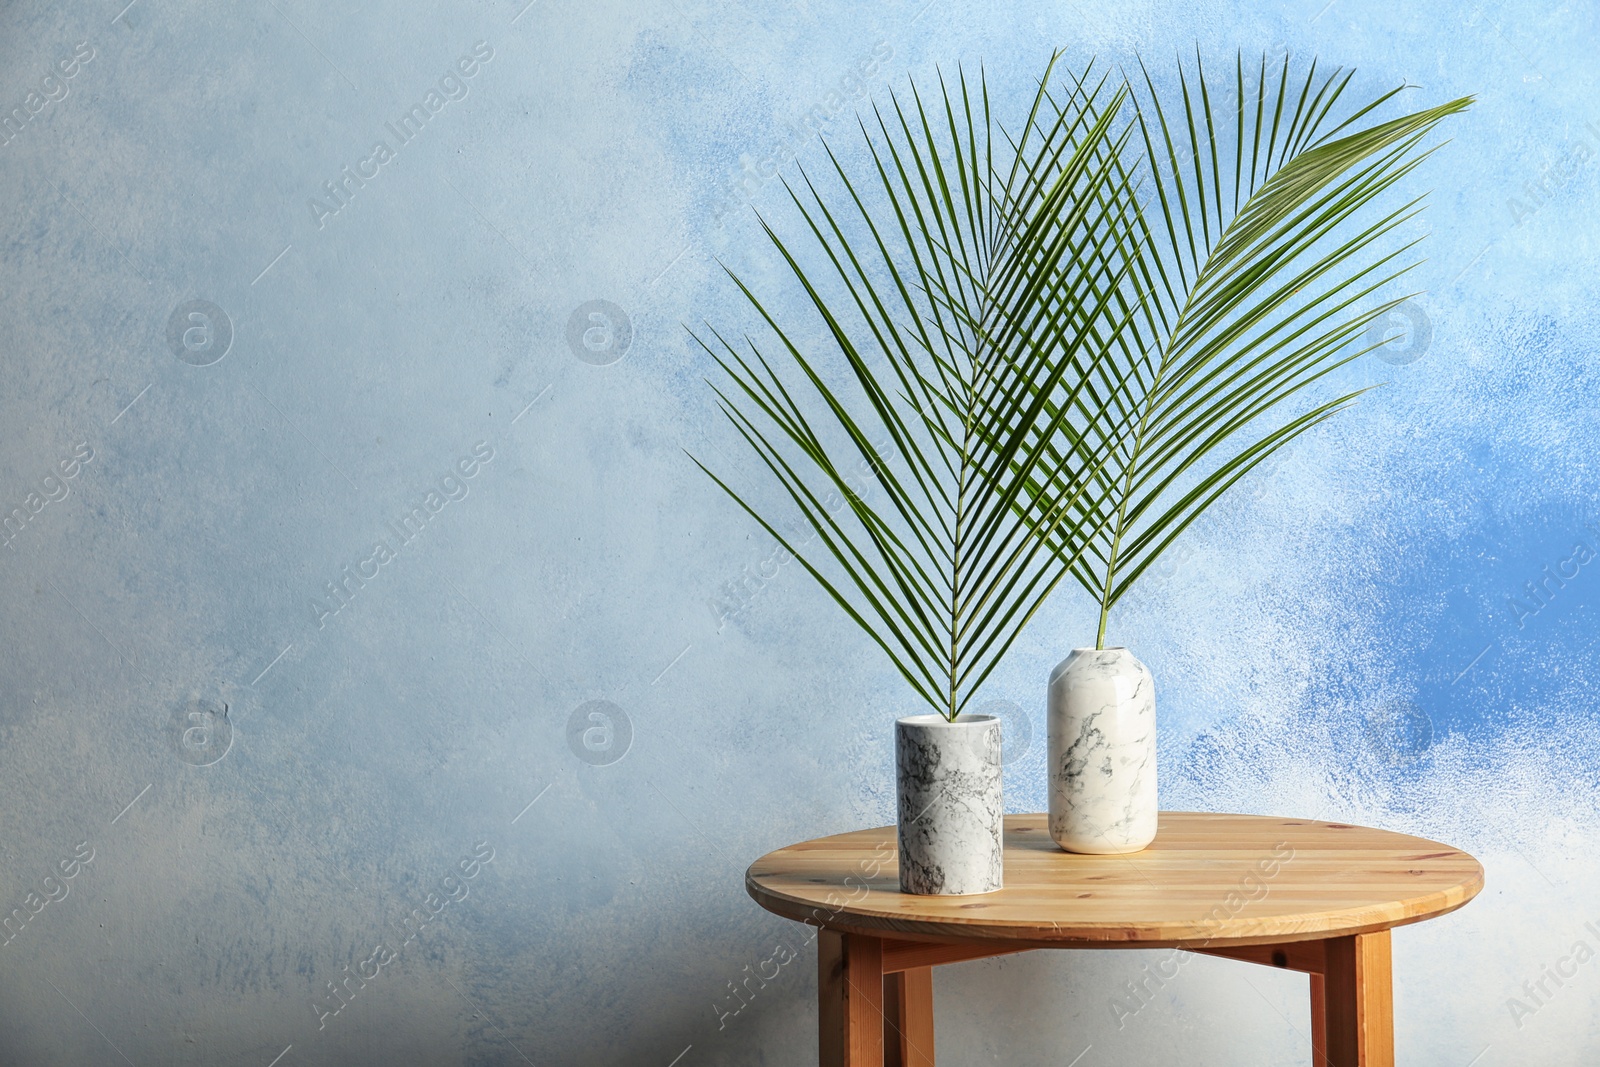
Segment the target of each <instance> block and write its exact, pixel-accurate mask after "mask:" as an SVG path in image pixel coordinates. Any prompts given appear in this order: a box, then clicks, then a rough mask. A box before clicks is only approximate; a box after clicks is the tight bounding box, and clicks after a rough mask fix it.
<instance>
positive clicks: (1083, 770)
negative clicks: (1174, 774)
mask: <svg viewBox="0 0 1600 1067" xmlns="http://www.w3.org/2000/svg"><path fill="white" fill-rule="evenodd" d="M1048 719H1049V734H1050V746H1049V747H1050V752H1049V759H1050V764H1049V771H1050V836H1051V837H1052V838H1054V839H1055V842H1056V844H1058V845H1060V846H1061V847H1062V848H1064V849H1066V850H1067V851H1068V852H1086V853H1090V854H1092V855H1102V856H1104V855H1118V854H1120V853H1125V852H1138V851H1139V850H1140V849H1142V848H1144V847H1145V846H1146V845H1148V844H1150V842H1151V841H1153V840H1155V836H1156V689H1155V679H1154V678H1152V677H1151V676H1150V671H1149V669H1148V668H1146V667H1145V665H1144V664H1143V663H1140V662H1139V661H1138V660H1137V659H1135V658H1134V656H1133V653H1131V652H1129V651H1128V650H1127V649H1125V648H1102V649H1095V648H1075V649H1073V650H1072V655H1070V656H1068V657H1067V658H1066V659H1064V660H1062V661H1061V662H1060V663H1059V664H1057V665H1056V669H1055V670H1054V671H1052V672H1050V697H1049V713H1048Z"/></svg>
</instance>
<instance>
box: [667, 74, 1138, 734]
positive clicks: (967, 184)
mask: <svg viewBox="0 0 1600 1067" xmlns="http://www.w3.org/2000/svg"><path fill="white" fill-rule="evenodd" d="M1055 65H1056V61H1055V59H1052V61H1051V65H1050V67H1049V68H1047V69H1046V71H1045V74H1044V76H1043V77H1042V78H1041V79H1040V83H1039V87H1038V92H1037V93H1036V95H1035V98H1034V101H1033V106H1032V109H1031V111H1030V114H1029V115H1028V116H1027V117H1026V118H1025V120H1024V121H1023V123H1022V125H1021V127H1020V129H1019V130H1018V131H1017V132H1016V134H1015V136H1012V135H1009V134H1008V133H1007V132H1006V131H1005V130H1004V129H1003V128H1002V127H1001V126H1000V125H999V124H998V123H997V122H996V121H995V119H994V117H993V115H992V112H991V108H990V98H989V92H988V87H987V84H986V81H985V79H984V77H983V76H982V74H981V73H980V75H979V76H978V78H977V79H976V81H975V83H969V81H968V79H967V77H966V74H965V72H962V73H961V74H960V75H959V76H958V77H957V78H956V79H955V80H954V82H953V83H946V82H945V80H944V79H943V78H942V77H941V78H940V81H939V86H938V92H937V94H925V93H924V92H923V91H922V90H921V89H920V88H919V87H917V86H916V85H915V84H914V83H913V84H912V86H911V88H910V91H909V93H907V94H905V95H904V96H901V95H893V96H892V97H891V99H890V100H889V101H888V106H887V107H885V108H881V109H879V108H875V109H874V112H873V115H872V120H873V121H872V123H871V125H870V126H869V125H868V124H867V123H866V122H862V123H861V133H862V136H863V137H864V139H865V150H866V154H865V158H866V159H867V160H868V161H869V164H868V166H866V167H865V168H863V170H864V171H865V173H864V174H862V173H853V172H852V169H851V168H847V167H846V166H845V165H844V163H843V162H842V161H841V160H840V159H839V158H837V157H836V156H835V155H834V154H833V152H832V150H831V149H829V151H828V165H827V167H826V168H825V170H824V172H823V173H822V174H820V175H818V176H817V177H816V179H815V180H814V178H813V176H812V175H811V174H808V173H806V172H805V171H803V170H802V171H801V174H800V180H799V181H798V182H796V183H793V184H790V183H787V182H786V187H787V188H788V190H789V193H790V199H791V201H792V204H793V206H794V208H795V210H796V213H797V215H798V218H799V219H800V221H801V223H802V227H801V235H800V239H799V240H796V239H795V238H793V237H788V236H782V235H780V234H779V233H778V232H777V231H776V230H775V229H773V228H771V227H768V226H767V223H766V221H765V220H763V221H762V226H763V228H764V230H765V232H766V235H767V237H768V238H769V240H770V241H771V243H772V245H773V247H774V248H775V249H776V251H777V252H778V254H779V256H780V257H781V258H782V259H783V261H784V263H785V264H786V265H787V267H788V269H789V271H790V273H791V274H792V277H793V278H794V280H795V281H796V282H797V283H798V284H799V287H800V289H801V290H802V291H803V292H804V293H805V295H806V297H807V300H808V302H809V305H810V308H811V310H812V311H813V312H814V313H815V315H816V319H817V321H818V322H820V324H821V326H822V328H823V329H824V331H825V333H826V335H827V337H828V338H829V341H830V347H831V349H833V350H834V352H836V354H837V357H839V361H841V362H842V364H843V367H844V373H843V375H842V376H841V375H839V374H837V373H830V371H829V370H828V368H829V366H830V365H832V364H833V361H832V360H831V359H830V360H829V361H824V360H822V359H821V358H820V357H819V356H818V355H817V354H815V353H814V352H812V351H808V349H807V347H806V346H805V345H804V344H803V343H802V342H801V340H800V339H799V335H798V334H797V333H796V331H795V329H794V328H793V327H791V326H788V325H785V324H784V323H783V322H781V321H780V320H779V318H778V316H777V315H776V314H775V313H774V311H773V309H772V308H771V307H769V305H768V303H767V302H766V301H765V300H764V299H763V298H762V297H761V296H759V295H758V294H757V293H755V292H754V291H753V290H752V289H751V288H750V287H748V286H747V285H746V284H745V283H744V282H743V281H742V280H741V279H740V278H738V277H737V276H736V275H733V274H732V272H730V277H732V278H733V281H734V283H735V285H737V286H738V288H739V290H740V291H741V292H742V293H743V295H744V296H745V298H746V299H747V300H748V303H749V306H750V307H751V308H752V309H753V310H754V311H755V313H756V315H757V317H758V318H759V319H760V320H761V323H762V325H763V327H764V330H763V331H762V337H763V338H767V339H770V340H762V341H760V342H758V341H756V340H754V339H752V338H749V337H745V338H737V339H735V338H729V337H727V336H725V335H724V334H723V333H721V332H718V331H717V330H714V329H711V328H710V327H707V328H706V329H705V330H704V331H699V332H696V333H695V337H696V339H697V340H698V341H699V342H700V344H701V345H702V346H703V347H704V349H705V351H706V352H707V353H708V354H709V355H710V356H711V357H712V358H713V359H714V360H715V361H716V363H717V364H718V366H719V367H720V368H721V370H722V372H723V376H724V379H725V381H724V382H723V383H721V384H718V385H714V386H713V388H715V389H716V392H717V396H718V398H719V402H720V404H721V407H722V409H723V411H724V412H725V413H726V415H727V416H728V418H729V419H730V420H731V422H732V423H733V425H734V426H735V428H736V429H737V431H738V433H739V434H740V435H741V436H742V437H743V439H744V440H745V441H746V443H747V444H748V445H749V447H750V449H751V450H752V451H753V452H754V453H755V455H756V456H757V457H759V459H760V460H761V462H762V464H763V465H764V466H765V467H766V468H767V471H768V473H769V474H770V475H771V477H772V479H773V480H774V481H775V482H776V483H777V485H778V486H780V487H781V488H782V490H783V495H784V496H785V497H786V498H787V502H788V503H789V504H790V505H792V506H793V507H795V508H796V509H798V510H799V512H800V513H801V516H802V517H803V518H804V520H805V523H806V525H807V526H809V528H810V529H812V530H814V531H815V533H816V535H817V538H816V546H815V548H814V550H811V551H807V550H805V549H803V548H802V547H801V546H799V545H797V544H794V543H792V540H791V539H790V538H788V537H786V536H785V535H784V534H783V533H782V532H781V527H782V525H783V524H781V523H780V522H779V521H778V520H777V519H776V518H775V517H772V516H769V515H768V514H766V513H764V512H763V511H762V510H761V509H759V508H757V507H756V506H754V505H753V504H752V503H751V502H750V500H749V499H748V498H747V496H746V495H744V494H742V493H740V492H739V491H737V490H735V489H734V488H733V487H731V486H730V485H728V483H727V482H726V481H725V480H723V479H722V478H720V477H718V476H717V475H715V474H712V472H711V471H709V470H707V473H708V474H711V476H712V477H713V478H714V479H715V480H716V482H717V484H718V485H719V486H721V487H722V488H723V489H724V490H726V491H727V492H728V493H729V495H730V496H732V498H733V499H734V500H735V501H736V502H737V503H738V504H739V505H740V506H741V507H742V508H743V509H744V510H745V511H746V512H747V513H749V514H750V516H751V517H752V518H754V519H755V520H756V522H758V523H759V524H760V525H761V526H762V527H763V528H764V529H765V530H766V531H767V532H768V533H769V534H771V535H772V536H773V537H774V538H775V539H776V540H777V541H778V542H779V543H780V544H782V545H783V546H784V548H785V549H787V550H788V551H789V552H790V553H792V554H793V555H794V557H795V558H796V559H797V560H799V562H800V564H801V566H802V567H804V569H805V570H806V571H807V572H808V573H809V574H811V575H812V577H814V578H815V579H816V580H817V581H818V582H819V583H820V584H821V586H822V588H823V589H824V590H826V591H827V592H828V594H829V595H830V596H831V597H832V598H833V599H834V600H835V601H836V602H837V603H838V604H839V605H840V607H841V608H842V609H843V610H844V611H845V612H846V613H847V614H848V615H849V617H850V618H851V619H853V620H854V621H855V622H856V623H857V624H858V625H860V626H861V627H862V629H863V630H864V631H865V632H866V633H867V634H868V635H869V636H870V637H871V638H872V640H873V641H874V642H875V643H877V645H878V646H879V647H880V648H882V649H883V651H884V652H885V654H886V655H888V657H889V658H890V660H891V662H893V663H894V665H895V666H896V668H897V669H898V670H899V671H900V673H901V674H902V675H903V676H904V677H905V679H906V681H907V682H908V683H909V684H910V685H911V687H912V688H913V690H914V691H915V692H916V693H917V694H918V695H919V696H920V697H921V698H922V699H923V700H925V701H926V702H927V703H928V704H929V705H930V706H932V707H933V708H935V709H936V710H938V711H939V712H940V713H941V714H943V715H945V716H946V717H948V718H952V719H953V718H955V717H956V716H957V715H959V714H960V713H961V711H962V709H963V708H965V707H966V706H967V704H968V702H969V701H970V699H971V697H972V695H973V693H974V692H975V691H976V690H977V689H978V688H979V687H980V686H981V685H982V684H983V682H984V680H985V679H986V678H987V677H988V676H989V674H990V673H991V672H992V671H993V670H994V668H995V666H996V665H997V664H998V662H999V661H1000V658H1001V657H1002V656H1003V655H1004V654H1005V652H1006V650H1007V649H1009V648H1010V647H1011V645H1012V643H1013V642H1014V641H1015V640H1016V638H1017V636H1018V634H1019V633H1020V632H1021V630H1022V628H1023V626H1024V625H1025V624H1026V623H1027V621H1028V619H1030V618H1031V617H1032V616H1033V614H1034V613H1035V612H1036V611H1037V610H1038V608H1039V607H1040V606H1041V605H1042V604H1043V602H1044V600H1045V599H1046V598H1047V597H1048V596H1049V595H1050V593H1051V592H1052V591H1053V590H1054V589H1055V588H1056V587H1057V585H1058V584H1059V583H1060V582H1061V581H1062V580H1063V579H1064V578H1065V577H1066V576H1067V574H1068V573H1070V571H1069V560H1068V556H1069V553H1067V552H1065V551H1064V550H1063V548H1062V547H1061V546H1062V545H1063V544H1071V543H1073V542H1076V541H1079V540H1082V539H1083V538H1084V537H1085V532H1084V531H1082V530H1081V529H1079V527H1080V526H1081V524H1082V522H1083V521H1084V519H1085V516H1092V515H1093V513H1094V510H1095V509H1094V506H1093V504H1092V502H1090V501H1085V500H1083V499H1081V498H1082V496H1083V494H1084V493H1086V492H1087V491H1088V490H1089V489H1090V487H1091V485H1092V484H1093V483H1094V482H1095V481H1096V480H1098V479H1099V478H1100V477H1101V476H1102V475H1101V473H1100V471H1099V469H1098V466H1097V460H1096V449H1095V448H1094V446H1093V443H1092V442H1085V441H1082V440H1080V439H1079V436H1078V435H1077V434H1076V432H1075V431H1074V430H1073V429H1072V428H1071V426H1070V425H1069V423H1070V420H1071V417H1072V412H1074V411H1075V410H1078V408H1079V407H1081V405H1082V404H1083V403H1084V402H1085V401H1084V399H1083V398H1084V394H1085V393H1086V392H1088V391H1090V390H1092V389H1093V388H1094V383H1095V382H1097V381H1098V380H1100V379H1101V378H1103V377H1104V375H1103V374H1101V373H1100V372H1098V371H1097V370H1096V368H1097V367H1098V365H1099V364H1100V363H1101V362H1102V361H1103V360H1104V359H1105V358H1106V352H1107V350H1108V348H1109V346H1110V345H1111V344H1113V343H1115V341H1116V339H1117V338H1118V337H1119V336H1120V335H1121V333H1122V332H1124V331H1125V330H1127V329H1128V320H1129V317H1130V308H1131V307H1132V306H1134V304H1133V302H1131V301H1130V297H1129V294H1130V291H1131V290H1132V282H1131V280H1130V273H1131V271H1132V270H1133V269H1134V266H1135V265H1136V264H1137V263H1139V262H1140V255H1139V251H1138V249H1137V247H1136V245H1137V242H1138V241H1139V240H1140V239H1141V231H1140V229H1139V227H1138V226H1137V225H1135V222H1136V220H1137V219H1138V217H1139V215H1138V207H1137V203H1136V201H1135V199H1134V193H1133V186H1132V175H1130V174H1129V173H1128V172H1127V171H1126V170H1125V169H1123V168H1121V167H1120V166H1118V165H1117V161H1118V159H1119V158H1120V154H1121V153H1122V152H1123V151H1124V150H1125V149H1126V147H1127V145H1128V143H1129V139H1130V138H1131V137H1133V136H1134V135H1135V132H1136V127H1135V124H1134V123H1133V121H1132V118H1131V116H1129V115H1128V114H1127V113H1126V109H1125V107H1124V105H1125V102H1126V100H1127V99H1128V89H1127V86H1126V85H1125V84H1122V83H1121V82H1120V81H1119V80H1116V79H1113V78H1111V77H1109V76H1106V75H1096V74H1095V73H1094V71H1093V70H1092V68H1091V70H1090V71H1087V72H1085V73H1084V74H1082V75H1080V76H1076V77H1066V78H1060V79H1059V80H1057V78H1056V71H1055ZM1052 87H1054V88H1052ZM1053 93H1055V94H1056V96H1053V95H1052V94H1053ZM1058 97H1059V99H1060V100H1061V101H1062V103H1060V104H1057V103H1055V102H1053V101H1054V100H1055V99H1057V98H1058ZM824 190H826V191H825V192H824ZM763 349H766V351H763ZM769 352H770V353H772V354H774V355H777V354H780V353H781V358H779V359H777V360H774V359H771V358H769V355H768V353H769ZM775 362H776V363H777V364H778V365H780V366H782V367H784V368H785V369H784V371H783V372H781V373H780V371H779V370H778V369H776V367H775V365H774V364H775ZM885 439H886V440H887V441H888V445H887V446H886V448H885V452H884V454H883V455H880V453H879V450H878V445H876V444H874V442H881V441H884V440H885ZM1063 456H1070V457H1071V459H1072V462H1071V464H1070V465H1069V466H1062V465H1061V464H1060V462H1059V461H1060V458H1061V457H1063ZM863 461H864V462H865V463H866V464H868V465H870V467H871V469H872V470H873V473H874V476H875V485H874V489H875V490H881V493H878V492H874V493H872V494H867V493H858V492H856V491H855V489H853V488H852V486H851V484H849V480H848V477H847V475H848V473H849V471H850V470H851V469H852V468H854V467H855V466H856V465H857V464H859V463H861V462H863ZM696 462H697V463H698V462H699V461H698V460H696ZM702 469H705V468H704V467H703V465H702ZM869 496H870V497H871V498H870V499H869ZM830 497H832V498H833V499H835V500H843V501H844V502H845V505H847V506H843V507H838V508H830V507H829V506H828V502H829V499H830ZM836 512H837V513H836Z"/></svg>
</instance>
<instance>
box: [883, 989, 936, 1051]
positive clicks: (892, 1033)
mask: <svg viewBox="0 0 1600 1067" xmlns="http://www.w3.org/2000/svg"><path fill="white" fill-rule="evenodd" d="M883 983H884V994H883V1002H884V1003H883V1024H884V1033H883V1044H884V1057H883V1058H884V1063H885V1064H886V1065H887V1067H934V1063H933V968H932V967H915V968H912V969H911V970H909V971H899V972H897V973H895V974H890V975H885V976H884V979H883Z"/></svg>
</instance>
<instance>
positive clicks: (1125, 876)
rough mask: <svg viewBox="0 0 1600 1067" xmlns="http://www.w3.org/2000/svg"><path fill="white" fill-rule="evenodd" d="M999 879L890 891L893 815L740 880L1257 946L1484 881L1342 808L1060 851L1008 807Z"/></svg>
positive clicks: (1406, 913) (1051, 933) (1351, 928)
mask: <svg viewBox="0 0 1600 1067" xmlns="http://www.w3.org/2000/svg"><path fill="white" fill-rule="evenodd" d="M1005 850H1006V851H1005V888H1004V889H1001V890H999V891H998V892H994V893H984V894H975V895H970V896H913V895H910V894H904V893H901V892H900V891H899V871H898V863H897V856H896V848H895V828H894V827H892V826H882V827H878V828H876V829H872V830H857V831H855V832H853V833H847V834H836V835H834V836H832V837H823V838H818V839H817V840H815V841H807V842H804V843H802V844H798V845H790V846H789V847H788V848H781V849H779V850H778V851H776V852H770V853H768V854H767V855H765V856H763V857H761V858H760V859H759V860H757V861H756V862H755V863H753V864H751V865H750V869H749V871H747V872H746V874H745V888H746V890H747V891H748V892H749V893H750V895H751V897H753V898H754V899H755V900H756V902H757V903H758V904H760V905H761V906H762V907H764V908H766V909H767V910H768V911H772V912H775V913H777V914H779V915H782V916H784V917H786V918H790V919H797V920H800V921H802V922H807V921H809V922H812V923H814V924H821V925H824V926H827V927H829V928H831V929H836V930H846V931H851V932H855V933H865V934H872V935H877V936H881V937H892V938H904V939H909V940H937V941H951V940H983V941H1016V942H1019V943H1020V942H1032V943H1037V944H1038V945H1040V946H1041V947H1044V946H1048V945H1056V946H1059V947H1068V946H1071V945H1078V946H1083V947H1089V946H1094V945H1099V946H1101V947H1107V948H1109V947H1114V946H1115V945H1116V944H1118V943H1122V944H1128V945H1130V946H1132V945H1135V944H1137V945H1141V946H1144V945H1159V944H1180V943H1190V944H1192V943H1194V942H1207V943H1210V942H1226V943H1227V944H1232V945H1264V944H1274V943H1282V942H1291V941H1305V940H1312V939H1317V938H1325V937H1338V936H1343V935H1347V934H1359V933H1370V932H1372V931H1375V930H1385V929H1388V928H1389V927H1392V926H1401V925H1404V924H1406V923H1413V922H1420V921H1422V920H1424V919H1429V918H1432V917H1434V916H1437V915H1443V914H1445V913H1446V912H1450V911H1454V910H1455V909H1456V908H1459V907H1461V906H1462V905H1463V904H1465V903H1467V901H1469V900H1471V899H1472V898H1473V897H1474V896H1476V895H1477V894H1478V891H1479V890H1480V889H1482V888H1483V867H1482V866H1480V865H1479V863H1478V861H1477V860H1475V859H1473V858H1472V857H1471V856H1469V855H1468V854H1467V853H1465V852H1462V851H1460V850H1459V849H1454V848H1451V847H1450V846H1449V845H1442V844H1439V843H1438V842H1436V841H1428V840H1426V839H1424V838H1420V837H1410V836H1407V835H1405V834H1396V833H1390V832H1388V831H1386V830H1374V829H1370V828H1368V827H1364V826H1350V825H1347V824H1344V823H1329V822H1313V821H1310V820H1307V819H1283V818H1270V817H1265V816H1258V815H1218V814H1208V813H1198V812H1162V813H1161V823H1160V831H1159V832H1158V833H1157V835H1156V839H1155V841H1154V843H1152V844H1151V845H1150V847H1149V848H1148V849H1146V850H1144V851H1143V852H1137V853H1134V854H1132V855H1127V856H1081V855H1076V854H1073V853H1069V852H1063V851H1061V849H1060V848H1058V847H1057V846H1056V844H1055V842H1054V841H1052V840H1051V839H1050V834H1049V832H1048V830H1047V829H1046V826H1045V816H1043V815H1037V814H1036V815H1007V816H1006V825H1005Z"/></svg>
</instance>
